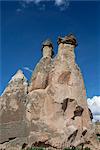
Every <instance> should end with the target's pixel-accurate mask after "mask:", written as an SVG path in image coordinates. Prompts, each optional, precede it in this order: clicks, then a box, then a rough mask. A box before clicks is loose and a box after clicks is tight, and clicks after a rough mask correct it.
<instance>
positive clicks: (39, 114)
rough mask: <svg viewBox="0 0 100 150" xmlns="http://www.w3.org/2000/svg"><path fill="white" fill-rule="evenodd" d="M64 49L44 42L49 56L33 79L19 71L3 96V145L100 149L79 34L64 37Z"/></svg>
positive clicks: (0, 102)
mask: <svg viewBox="0 0 100 150" xmlns="http://www.w3.org/2000/svg"><path fill="white" fill-rule="evenodd" d="M58 44H59V47H58V54H57V56H56V57H55V58H53V59H52V54H53V53H52V51H53V46H52V43H51V42H50V41H46V42H44V43H43V47H42V50H43V57H42V59H41V60H40V62H39V63H38V64H37V66H36V68H35V70H34V71H33V74H32V78H31V80H30V83H29V84H28V83H27V80H26V79H25V77H24V75H23V73H22V72H21V71H18V72H17V74H16V75H15V76H14V77H13V78H12V80H11V81H10V82H9V84H8V86H7V88H6V89H5V91H4V93H3V94H2V96H1V97H0V106H1V108H0V118H1V120H0V126H1V127H0V129H1V133H0V134H1V135H0V137H1V139H0V143H1V147H3V148H4V147H5V149H7V150H11V148H12V149H13V150H14V149H19V148H20V147H21V146H22V147H23V144H26V146H27V145H29V146H31V145H32V146H43V147H45V148H47V149H50V150H52V149H53V150H54V149H60V150H63V149H64V148H65V147H70V146H71V147H72V146H75V147H76V146H77V147H82V146H84V147H87V146H88V147H90V148H91V149H93V150H94V149H95V150H99V146H100V145H99V143H98V141H97V140H96V134H95V128H94V127H93V125H92V122H91V119H90V113H89V110H88V106H87V102H86V91H85V87H84V82H83V78H82V75H81V72H80V69H79V67H78V66H77V65H76V63H75V54H74V48H75V46H77V41H76V39H75V37H74V36H73V35H68V36H65V37H64V38H61V37H59V38H58Z"/></svg>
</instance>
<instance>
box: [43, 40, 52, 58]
mask: <svg viewBox="0 0 100 150" xmlns="http://www.w3.org/2000/svg"><path fill="white" fill-rule="evenodd" d="M45 46H48V47H51V48H52V56H53V55H54V51H53V44H52V42H51V40H50V39H47V40H46V41H44V42H43V43H42V48H41V50H43V48H44V47H45Z"/></svg>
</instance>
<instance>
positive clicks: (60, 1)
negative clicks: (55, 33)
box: [21, 0, 69, 10]
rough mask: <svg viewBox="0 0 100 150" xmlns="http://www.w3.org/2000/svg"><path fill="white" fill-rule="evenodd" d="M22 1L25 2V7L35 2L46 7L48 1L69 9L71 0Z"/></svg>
mask: <svg viewBox="0 0 100 150" xmlns="http://www.w3.org/2000/svg"><path fill="white" fill-rule="evenodd" d="M21 2H23V3H24V4H22V5H24V7H25V5H26V6H27V5H29V4H32V3H34V4H36V5H37V6H40V8H41V7H42V6H43V8H45V7H46V3H47V2H52V4H54V5H55V6H57V7H59V8H60V10H65V9H67V8H68V7H69V0H21ZM44 3H45V4H44ZM38 4H39V5H38Z"/></svg>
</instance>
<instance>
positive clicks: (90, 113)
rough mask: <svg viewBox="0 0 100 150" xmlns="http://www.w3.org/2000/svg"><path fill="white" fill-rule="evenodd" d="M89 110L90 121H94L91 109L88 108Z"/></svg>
mask: <svg viewBox="0 0 100 150" xmlns="http://www.w3.org/2000/svg"><path fill="white" fill-rule="evenodd" d="M88 110H89V115H90V119H91V120H92V119H93V114H92V112H91V110H90V108H88Z"/></svg>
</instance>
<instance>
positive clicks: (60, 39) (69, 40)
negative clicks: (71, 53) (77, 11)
mask: <svg viewBox="0 0 100 150" xmlns="http://www.w3.org/2000/svg"><path fill="white" fill-rule="evenodd" d="M57 43H58V44H60V43H63V44H71V45H74V46H75V47H76V46H77V45H78V43H77V40H76V38H75V36H74V35H73V34H69V35H67V36H65V37H58V40H57Z"/></svg>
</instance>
